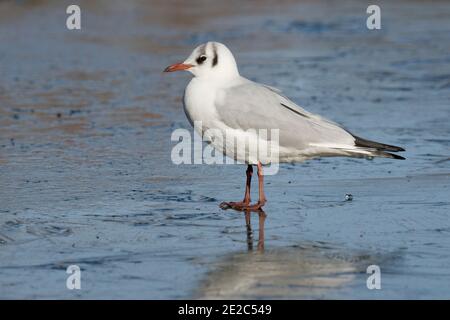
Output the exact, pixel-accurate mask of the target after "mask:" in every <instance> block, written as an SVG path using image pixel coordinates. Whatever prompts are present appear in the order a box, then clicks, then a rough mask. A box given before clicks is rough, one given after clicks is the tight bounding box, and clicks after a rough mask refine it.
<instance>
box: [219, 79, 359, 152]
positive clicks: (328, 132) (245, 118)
mask: <svg viewBox="0 0 450 320" xmlns="http://www.w3.org/2000/svg"><path fill="white" fill-rule="evenodd" d="M215 104H216V109H217V112H218V114H219V117H220V120H221V121H222V122H223V123H224V124H225V125H227V126H228V127H230V128H233V129H242V130H248V129H279V130H280V132H279V133H280V146H282V147H287V148H295V149H305V148H308V147H311V146H316V147H325V148H342V147H344V148H349V147H354V146H355V144H354V142H355V138H354V137H353V136H352V135H351V134H350V133H349V132H347V131H346V130H345V129H343V128H342V127H340V126H339V125H337V124H336V123H334V122H332V121H329V120H327V119H324V118H322V117H320V116H318V115H315V114H312V113H310V112H308V111H306V110H304V109H303V108H301V107H299V106H298V105H296V104H295V103H294V102H292V101H291V100H289V99H288V98H287V97H285V96H283V95H282V94H281V92H279V91H278V90H277V89H275V88H272V87H268V86H264V85H261V84H258V83H255V82H251V81H248V82H244V83H242V84H240V85H237V86H233V87H231V88H228V89H226V90H225V92H224V95H223V96H222V97H221V98H220V99H217V100H216V102H215Z"/></svg>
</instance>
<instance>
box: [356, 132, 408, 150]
mask: <svg viewBox="0 0 450 320" xmlns="http://www.w3.org/2000/svg"><path fill="white" fill-rule="evenodd" d="M353 137H354V138H355V146H357V147H361V148H372V149H377V150H379V151H391V152H402V151H405V149H404V148H402V147H397V146H393V145H389V144H385V143H380V142H376V141H371V140H367V139H364V138H361V137H358V136H355V135H353Z"/></svg>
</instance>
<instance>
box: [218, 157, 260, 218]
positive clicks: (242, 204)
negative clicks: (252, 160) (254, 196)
mask: <svg viewBox="0 0 450 320" xmlns="http://www.w3.org/2000/svg"><path fill="white" fill-rule="evenodd" d="M245 173H246V176H247V181H246V183H245V195H244V200H243V201H239V202H222V203H221V204H220V207H221V208H222V209H229V208H231V209H236V210H243V209H245V208H246V207H248V206H249V205H250V201H251V200H250V186H251V183H252V174H253V167H252V165H250V164H249V165H248V167H247V171H246V172H245Z"/></svg>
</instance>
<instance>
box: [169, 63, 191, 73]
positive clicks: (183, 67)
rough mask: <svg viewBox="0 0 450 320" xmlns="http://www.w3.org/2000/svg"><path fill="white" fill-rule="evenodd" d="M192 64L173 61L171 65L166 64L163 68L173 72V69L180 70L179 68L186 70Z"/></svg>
mask: <svg viewBox="0 0 450 320" xmlns="http://www.w3.org/2000/svg"><path fill="white" fill-rule="evenodd" d="M192 67H193V65H192V64H184V63H175V64H173V65H171V66H168V67H167V68H165V69H164V72H174V71H180V70H187V69H189V68H192Z"/></svg>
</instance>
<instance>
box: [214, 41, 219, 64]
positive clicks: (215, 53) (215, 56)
mask: <svg viewBox="0 0 450 320" xmlns="http://www.w3.org/2000/svg"><path fill="white" fill-rule="evenodd" d="M218 62H219V56H218V55H217V49H216V46H214V58H213V61H212V66H213V67H215V66H216V65H217V63H218Z"/></svg>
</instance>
